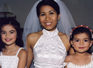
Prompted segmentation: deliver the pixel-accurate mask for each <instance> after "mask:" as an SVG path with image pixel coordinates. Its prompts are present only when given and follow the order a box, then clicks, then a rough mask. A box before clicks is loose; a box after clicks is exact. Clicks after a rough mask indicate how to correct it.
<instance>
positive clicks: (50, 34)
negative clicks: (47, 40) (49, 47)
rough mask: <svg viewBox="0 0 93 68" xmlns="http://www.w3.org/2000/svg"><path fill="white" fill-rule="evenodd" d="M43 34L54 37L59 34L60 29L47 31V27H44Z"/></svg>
mask: <svg viewBox="0 0 93 68" xmlns="http://www.w3.org/2000/svg"><path fill="white" fill-rule="evenodd" d="M42 32H43V35H45V36H48V37H54V36H56V35H58V30H57V28H56V29H55V30H54V31H47V30H46V29H43V31H42Z"/></svg>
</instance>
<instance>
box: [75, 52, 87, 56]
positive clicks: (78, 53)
mask: <svg viewBox="0 0 93 68" xmlns="http://www.w3.org/2000/svg"><path fill="white" fill-rule="evenodd" d="M87 54H88V53H87V52H83V53H80V52H76V53H75V55H78V56H85V55H87Z"/></svg>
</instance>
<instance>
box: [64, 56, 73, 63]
mask: <svg viewBox="0 0 93 68" xmlns="http://www.w3.org/2000/svg"><path fill="white" fill-rule="evenodd" d="M73 58H74V56H73V55H68V56H67V57H66V58H65V62H71V61H72V59H73Z"/></svg>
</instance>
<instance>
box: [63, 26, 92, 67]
mask: <svg viewBox="0 0 93 68" xmlns="http://www.w3.org/2000/svg"><path fill="white" fill-rule="evenodd" d="M70 43H71V45H72V47H73V49H74V51H75V53H74V54H72V55H68V56H67V57H66V59H65V62H66V63H64V64H66V67H65V68H93V54H92V55H91V54H90V53H88V50H89V49H90V47H91V45H92V30H91V29H90V28H89V27H88V26H84V25H80V26H77V27H75V28H74V29H73V30H72V32H71V36H70Z"/></svg>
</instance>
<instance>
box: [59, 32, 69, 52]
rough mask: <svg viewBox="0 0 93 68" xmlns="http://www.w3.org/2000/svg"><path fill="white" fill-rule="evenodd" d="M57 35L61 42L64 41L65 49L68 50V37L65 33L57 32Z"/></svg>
mask: <svg viewBox="0 0 93 68" xmlns="http://www.w3.org/2000/svg"><path fill="white" fill-rule="evenodd" d="M58 35H59V37H60V38H61V40H62V42H63V43H64V46H65V47H66V50H67V51H68V50H69V48H70V43H69V38H68V36H67V35H66V34H64V33H62V32H59V34H58Z"/></svg>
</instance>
